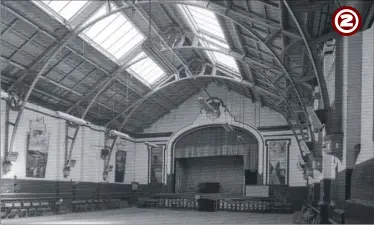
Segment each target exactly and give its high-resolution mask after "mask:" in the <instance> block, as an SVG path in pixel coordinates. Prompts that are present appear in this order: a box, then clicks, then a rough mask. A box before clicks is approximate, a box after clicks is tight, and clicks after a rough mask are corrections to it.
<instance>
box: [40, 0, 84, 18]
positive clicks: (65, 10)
mask: <svg viewBox="0 0 374 225" xmlns="http://www.w3.org/2000/svg"><path fill="white" fill-rule="evenodd" d="M41 2H43V3H44V4H45V5H46V6H48V7H49V8H50V9H52V10H53V11H54V12H55V13H57V14H58V15H60V16H61V17H63V18H64V19H66V20H70V19H71V18H73V17H74V16H75V15H76V14H77V13H78V12H79V11H80V10H81V9H83V7H84V6H85V5H86V4H87V3H88V2H89V1H88V0H71V1H67V0H57V1H56V0H52V1H41Z"/></svg>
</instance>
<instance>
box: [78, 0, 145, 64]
mask: <svg viewBox="0 0 374 225" xmlns="http://www.w3.org/2000/svg"><path fill="white" fill-rule="evenodd" d="M111 9H112V10H115V9H116V7H115V5H114V4H113V3H111ZM107 10H108V5H107V4H104V5H103V6H102V7H101V8H100V9H99V10H98V11H97V12H96V13H95V14H93V16H92V17H90V19H88V21H87V22H86V24H87V23H89V22H91V21H93V20H95V19H97V18H98V17H100V16H102V15H104V14H106V13H107ZM83 34H84V35H85V36H87V37H88V38H89V39H90V40H92V41H93V42H94V43H95V44H97V45H98V46H100V47H101V48H103V49H104V50H105V51H107V52H108V53H109V54H111V55H112V56H114V58H115V59H117V60H119V59H121V58H122V57H123V56H124V55H126V54H127V53H128V52H130V51H131V50H132V49H133V48H135V47H136V46H138V45H139V44H141V43H142V41H143V40H144V35H143V34H142V33H140V32H139V30H138V29H137V28H136V27H135V26H134V25H133V24H132V23H131V22H130V21H129V20H128V19H127V18H126V17H125V15H124V14H123V13H121V12H118V13H115V14H113V15H111V16H108V17H106V18H105V19H103V20H100V21H99V22H97V23H95V24H94V25H92V26H91V27H89V28H87V29H86V30H85V31H84V32H83Z"/></svg>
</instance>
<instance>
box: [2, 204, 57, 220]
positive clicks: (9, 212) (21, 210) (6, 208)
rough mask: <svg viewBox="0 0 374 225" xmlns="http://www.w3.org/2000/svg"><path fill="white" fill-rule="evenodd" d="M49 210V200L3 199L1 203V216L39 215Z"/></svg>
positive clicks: (49, 211)
mask: <svg viewBox="0 0 374 225" xmlns="http://www.w3.org/2000/svg"><path fill="white" fill-rule="evenodd" d="M51 211H52V208H51V204H50V202H49V201H5V202H2V203H1V218H9V219H10V218H19V217H29V216H41V215H44V214H47V213H51Z"/></svg>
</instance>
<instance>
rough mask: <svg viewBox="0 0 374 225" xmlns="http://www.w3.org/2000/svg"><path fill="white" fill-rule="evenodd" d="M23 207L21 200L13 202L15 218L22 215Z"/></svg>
mask: <svg viewBox="0 0 374 225" xmlns="http://www.w3.org/2000/svg"><path fill="white" fill-rule="evenodd" d="M21 208H22V205H21V202H19V201H16V202H13V210H14V217H15V218H18V217H21Z"/></svg>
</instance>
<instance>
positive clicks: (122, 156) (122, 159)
mask: <svg viewBox="0 0 374 225" xmlns="http://www.w3.org/2000/svg"><path fill="white" fill-rule="evenodd" d="M126 156H127V152H125V151H122V150H117V152H116V168H115V177H114V182H119V183H123V182H124V180H125V170H126Z"/></svg>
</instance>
